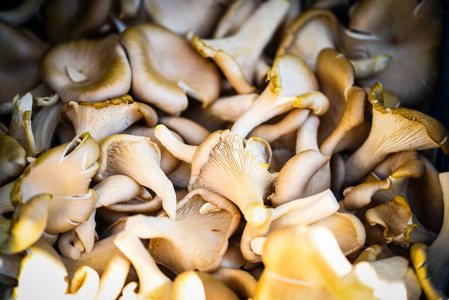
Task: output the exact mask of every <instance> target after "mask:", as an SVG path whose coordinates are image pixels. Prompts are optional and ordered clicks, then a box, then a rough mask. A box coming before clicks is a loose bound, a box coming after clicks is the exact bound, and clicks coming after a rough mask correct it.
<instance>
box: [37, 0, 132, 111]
mask: <svg viewBox="0 0 449 300" xmlns="http://www.w3.org/2000/svg"><path fill="white" fill-rule="evenodd" d="M96 2H98V1H96ZM40 72H41V75H42V78H43V80H44V82H45V83H47V84H48V86H49V87H50V88H52V89H53V90H54V91H56V92H57V93H58V94H59V96H60V97H61V99H62V101H63V102H65V103H67V102H69V101H72V100H73V101H83V102H99V101H104V100H107V99H111V98H115V97H120V96H122V95H125V94H126V93H128V91H129V89H130V86H131V67H130V66H129V63H128V59H127V58H126V53H125V50H124V49H123V47H122V46H121V45H120V44H119V41H118V38H116V37H110V38H106V39H100V40H74V41H71V42H66V43H62V44H59V45H58V46H55V47H53V48H51V49H50V50H49V51H48V52H46V54H45V55H44V56H43V57H42V59H41V61H40Z"/></svg>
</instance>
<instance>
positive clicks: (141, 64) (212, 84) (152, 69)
mask: <svg viewBox="0 0 449 300" xmlns="http://www.w3.org/2000/svg"><path fill="white" fill-rule="evenodd" d="M177 9H178V8H177ZM120 42H121V43H122V44H123V45H124V47H125V48H126V51H127V53H128V57H129V60H130V62H131V68H132V74H133V79H132V92H133V95H134V97H136V98H137V99H139V100H140V101H144V102H148V103H151V104H153V105H155V106H157V107H158V108H160V109H161V110H163V111H165V112H167V113H169V114H176V113H180V112H181V111H183V110H185V109H186V107H187V104H188V103H187V95H189V96H191V97H193V98H196V99H198V100H199V101H201V102H202V103H203V105H204V107H206V106H207V105H209V104H210V103H212V102H213V101H215V100H216V99H217V98H218V94H219V92H220V73H219V71H218V69H217V68H216V67H215V65H214V64H213V63H212V62H209V61H207V60H205V59H203V58H202V57H201V56H200V55H199V54H198V53H196V52H195V51H194V50H193V49H192V48H191V47H190V45H189V43H188V42H187V41H186V40H184V39H183V38H182V37H180V36H178V35H177V34H175V33H174V32H171V31H170V30H168V29H165V28H164V27H161V26H158V25H155V24H150V23H143V24H139V25H136V26H133V27H130V28H128V29H127V30H125V31H124V32H123V33H122V34H121V36H120ZM186 94H187V95H186Z"/></svg>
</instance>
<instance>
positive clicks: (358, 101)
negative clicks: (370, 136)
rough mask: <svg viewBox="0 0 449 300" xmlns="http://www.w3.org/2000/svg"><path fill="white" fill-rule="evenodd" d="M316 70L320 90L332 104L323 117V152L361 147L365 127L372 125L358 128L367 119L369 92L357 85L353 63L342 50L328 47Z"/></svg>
mask: <svg viewBox="0 0 449 300" xmlns="http://www.w3.org/2000/svg"><path fill="white" fill-rule="evenodd" d="M316 73H317V78H318V82H319V84H320V89H321V91H322V92H323V94H325V95H326V96H327V97H328V98H329V103H330V108H329V110H328V111H327V112H326V113H325V114H324V115H323V116H322V117H321V118H320V120H321V123H320V128H319V133H318V143H319V144H320V145H321V146H320V149H321V151H322V152H323V154H325V155H331V154H332V153H333V152H334V151H341V150H343V149H345V148H348V147H351V148H354V147H357V146H358V145H360V144H361V143H362V140H363V139H364V138H365V136H364V133H365V134H367V131H368V130H367V129H365V130H363V129H364V128H365V127H368V126H367V124H365V126H364V127H361V128H360V127H358V126H359V125H360V124H362V122H363V119H364V113H365V102H366V94H365V92H364V91H363V90H362V89H361V88H359V87H357V86H354V68H353V66H352V65H351V63H350V61H349V60H348V59H346V57H344V56H343V55H342V54H341V53H339V52H337V51H335V50H332V49H324V50H323V51H321V52H320V54H319V56H318V59H317V71H316ZM357 127H358V128H357ZM355 128H357V129H355ZM360 131H361V132H360ZM360 135H362V137H363V138H360V137H358V136H360ZM356 137H357V138H356ZM342 140H343V141H342ZM339 144H340V145H339ZM337 146H339V147H338V148H337ZM336 148H337V149H336Z"/></svg>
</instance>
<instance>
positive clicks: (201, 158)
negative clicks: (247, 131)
mask: <svg viewBox="0 0 449 300" xmlns="http://www.w3.org/2000/svg"><path fill="white" fill-rule="evenodd" d="M249 141H253V142H254V143H260V146H261V151H262V153H255V152H254V153H251V152H250V151H248V150H249V149H248V147H247V148H245V147H244V144H243V139H242V138H241V137H240V136H239V135H237V134H233V133H232V132H230V131H229V130H224V131H216V132H214V133H212V134H211V135H210V136H209V137H208V138H206V139H205V140H204V141H203V143H201V144H200V146H199V147H198V149H197V151H196V152H195V155H194V157H193V160H192V172H191V176H190V182H189V189H190V190H193V189H195V188H205V189H208V190H211V191H213V192H215V193H218V194H220V195H222V196H224V197H226V198H228V199H229V200H231V201H232V202H233V203H234V204H236V205H237V206H238V207H239V209H240V210H241V211H242V213H243V215H244V216H245V219H246V220H247V221H248V222H249V223H251V224H252V225H254V226H257V225H260V224H263V223H264V222H265V221H266V219H267V217H268V216H267V212H266V208H265V206H264V200H265V199H266V197H267V196H268V195H269V194H270V193H271V190H272V187H273V184H274V182H275V180H276V178H277V176H276V175H275V174H271V173H269V172H268V164H267V162H268V160H265V159H264V157H265V154H266V153H267V152H266V151H267V149H266V147H269V145H268V143H266V142H265V143H264V142H259V141H257V139H255V138H251V139H249ZM249 141H248V143H249V144H250V142H249ZM262 141H263V140H262ZM270 151H271V150H270Z"/></svg>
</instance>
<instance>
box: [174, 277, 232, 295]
mask: <svg viewBox="0 0 449 300" xmlns="http://www.w3.org/2000/svg"><path fill="white" fill-rule="evenodd" d="M172 299H173V300H187V299H198V300H207V299H211V300H212V299H217V300H238V299H240V298H239V297H237V295H236V294H235V293H234V292H233V291H232V290H231V289H230V288H228V287H227V286H226V285H225V284H224V283H222V282H220V281H218V280H217V279H216V278H214V277H213V276H212V275H210V274H208V273H205V272H198V271H186V272H183V273H181V274H179V275H178V276H176V278H175V280H174V282H173V296H172Z"/></svg>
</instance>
